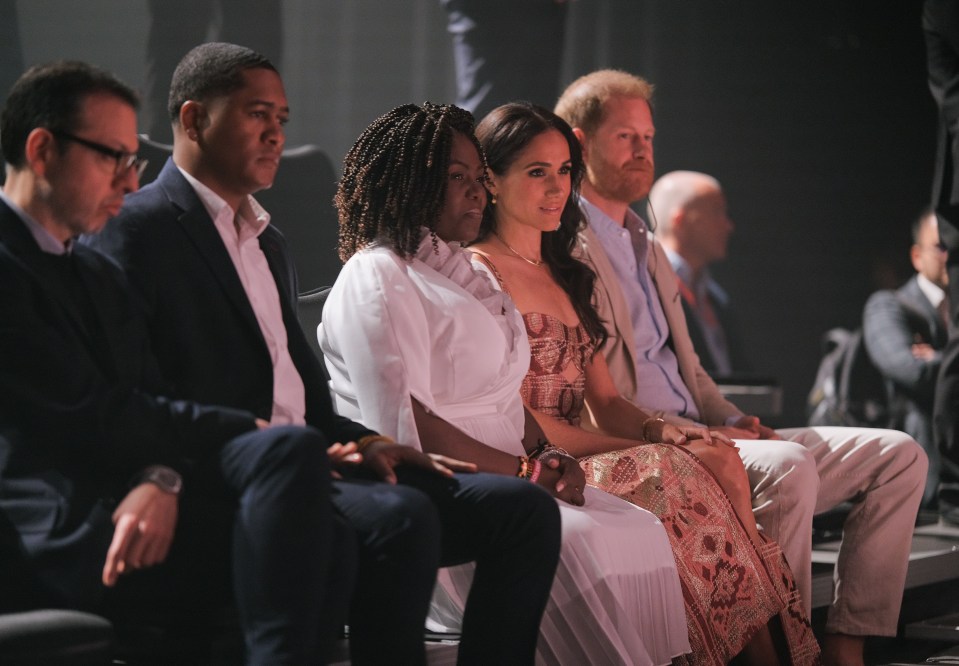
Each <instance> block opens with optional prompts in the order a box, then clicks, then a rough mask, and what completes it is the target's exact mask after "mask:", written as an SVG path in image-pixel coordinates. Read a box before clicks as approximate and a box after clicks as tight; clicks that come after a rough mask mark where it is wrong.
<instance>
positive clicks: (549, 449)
mask: <svg viewBox="0 0 959 666" xmlns="http://www.w3.org/2000/svg"><path fill="white" fill-rule="evenodd" d="M547 453H556V454H559V455H562V456H569V451H567V450H566V449H563V448H560V447H558V446H554V445H553V444H550V443H549V442H547V441H544V442H542V443H541V444H540V445H539V446H537V447H536V448H535V449H534V450H533V452H532V453H531V454H529V457H530V458H542V457H543V456H544V455H546V454H547ZM570 457H572V456H570Z"/></svg>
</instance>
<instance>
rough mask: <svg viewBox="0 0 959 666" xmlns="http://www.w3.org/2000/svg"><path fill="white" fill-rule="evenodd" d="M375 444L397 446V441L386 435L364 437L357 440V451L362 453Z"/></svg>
mask: <svg viewBox="0 0 959 666" xmlns="http://www.w3.org/2000/svg"><path fill="white" fill-rule="evenodd" d="M374 442H386V443H387V444H396V440H395V439H393V438H392V437H387V436H386V435H364V436H363V437H360V438H359V439H358V440H356V450H357V451H362V450H363V449H365V448H366V447H367V446H369V445H370V444H373V443H374Z"/></svg>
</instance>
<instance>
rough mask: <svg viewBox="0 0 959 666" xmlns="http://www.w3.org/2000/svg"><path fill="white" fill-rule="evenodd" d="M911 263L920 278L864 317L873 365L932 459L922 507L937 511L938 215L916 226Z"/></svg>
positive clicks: (899, 415)
mask: <svg viewBox="0 0 959 666" xmlns="http://www.w3.org/2000/svg"><path fill="white" fill-rule="evenodd" d="M912 242H913V244H912V248H911V249H910V252H909V254H910V258H911V260H912V265H913V267H914V268H915V269H916V274H915V275H914V276H913V277H912V278H910V280H909V281H908V282H906V284H905V285H903V286H902V287H900V288H899V289H898V290H897V291H890V290H883V291H878V292H876V293H875V294H873V295H872V296H870V297H869V300H868V301H867V302H866V307H865V309H864V310H863V315H862V327H863V340H864V341H865V344H866V351H867V352H868V353H869V358H871V359H872V362H873V364H874V365H875V366H876V367H877V368H878V369H879V371H880V372H881V373H882V375H883V376H884V377H886V379H887V380H888V382H889V386H890V388H891V393H890V398H891V400H890V404H891V405H892V410H893V414H894V415H895V417H896V419H897V421H896V423H895V425H894V427H896V428H899V429H901V430H904V431H905V432H907V433H908V434H910V435H912V437H913V438H914V439H915V440H916V441H917V442H919V443H920V444H921V445H922V448H924V449H925V450H926V455H927V456H928V457H929V474H928V478H927V482H926V491H925V494H924V495H923V506H924V507H925V508H929V509H932V508H935V506H936V488H937V486H938V484H939V452H938V450H937V449H936V446H935V442H934V440H933V434H932V406H933V398H934V396H935V391H936V378H937V376H938V374H939V366H940V364H941V362H942V349H943V348H944V347H945V346H946V340H947V338H948V334H949V330H948V318H949V314H948V313H949V298H948V295H947V294H946V291H945V290H946V288H947V284H948V282H949V278H948V276H947V274H946V257H947V256H948V255H947V253H946V251H945V249H944V248H943V246H942V244H941V243H940V242H939V229H938V226H937V224H936V215H935V213H933V212H932V211H931V210H928V211H926V212H924V213H923V214H922V215H921V216H920V217H919V219H917V220H916V221H915V222H914V223H913V225H912Z"/></svg>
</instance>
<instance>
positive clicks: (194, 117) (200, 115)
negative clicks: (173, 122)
mask: <svg viewBox="0 0 959 666" xmlns="http://www.w3.org/2000/svg"><path fill="white" fill-rule="evenodd" d="M207 125H209V117H208V116H207V112H206V108H205V107H204V106H203V104H201V103H200V102H195V101H193V100H189V101H186V102H184V103H183V106H181V107H180V127H182V128H183V132H184V133H185V134H186V135H187V137H189V139H190V140H191V141H196V140H197V138H198V137H199V134H200V132H201V131H202V130H203V129H204V128H205V127H206V126H207Z"/></svg>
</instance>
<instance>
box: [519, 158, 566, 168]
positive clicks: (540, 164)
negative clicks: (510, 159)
mask: <svg viewBox="0 0 959 666" xmlns="http://www.w3.org/2000/svg"><path fill="white" fill-rule="evenodd" d="M572 163H573V160H563V161H562V162H560V164H559V165H560V166H563V165H565V164H572ZM534 166H541V167H549V166H553V163H552V162H530V163H529V164H527V165H526V166H524V167H523V168H524V169H529V168H530V167H534Z"/></svg>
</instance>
